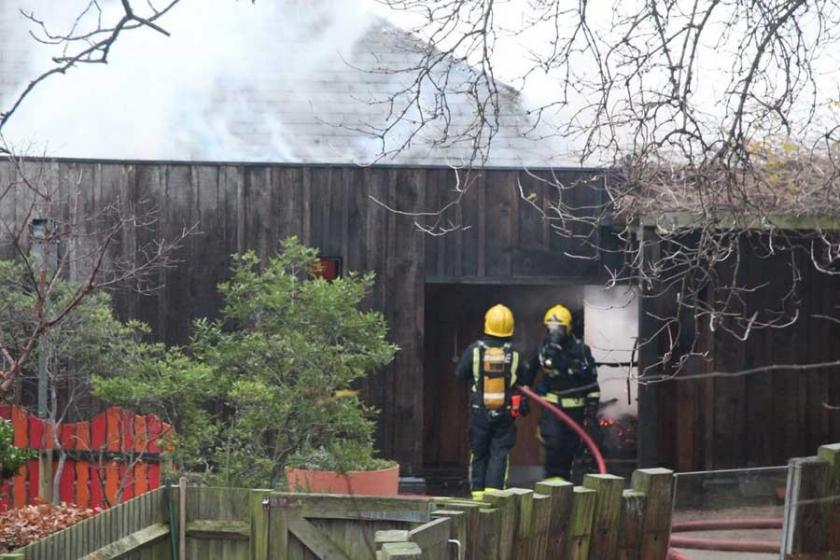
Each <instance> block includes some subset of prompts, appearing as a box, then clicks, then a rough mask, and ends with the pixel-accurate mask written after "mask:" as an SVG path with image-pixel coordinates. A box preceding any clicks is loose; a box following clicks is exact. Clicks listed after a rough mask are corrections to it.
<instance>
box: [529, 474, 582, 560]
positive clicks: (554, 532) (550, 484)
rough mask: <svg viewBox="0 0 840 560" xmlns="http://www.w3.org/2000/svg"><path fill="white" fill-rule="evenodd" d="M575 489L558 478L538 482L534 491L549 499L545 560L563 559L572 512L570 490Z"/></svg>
mask: <svg viewBox="0 0 840 560" xmlns="http://www.w3.org/2000/svg"><path fill="white" fill-rule="evenodd" d="M574 487H575V485H574V484H572V483H571V482H567V481H565V480H563V479H560V478H554V479H549V480H543V481H542V482H538V483H537V485H536V487H535V490H536V491H537V492H539V493H540V494H545V495H546V496H549V498H550V499H551V513H550V514H549V515H550V516H551V519H550V525H549V529H548V551H547V553H546V558H547V559H549V560H559V559H560V558H563V552H564V551H565V549H566V536H567V533H568V526H569V515H570V514H571V511H572V489H573V488H574Z"/></svg>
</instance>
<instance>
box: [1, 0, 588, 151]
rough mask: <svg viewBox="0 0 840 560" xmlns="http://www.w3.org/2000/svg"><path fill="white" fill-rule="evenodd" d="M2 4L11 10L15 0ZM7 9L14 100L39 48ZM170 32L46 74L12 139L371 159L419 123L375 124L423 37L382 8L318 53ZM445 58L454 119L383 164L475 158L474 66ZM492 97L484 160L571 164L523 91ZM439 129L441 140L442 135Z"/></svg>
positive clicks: (295, 40)
mask: <svg viewBox="0 0 840 560" xmlns="http://www.w3.org/2000/svg"><path fill="white" fill-rule="evenodd" d="M19 1H23V0H19ZM6 4H8V3H6ZM258 4H259V3H258ZM239 5H241V3H237V6H239ZM3 9H4V8H2V7H0V11H2V10H3ZM5 9H6V10H7V11H8V10H10V8H9V6H8V5H7V7H6V8H5ZM0 15H4V16H6V17H2V18H0V100H2V103H3V105H2V106H3V107H7V106H8V103H9V100H10V99H11V96H13V95H14V94H16V93H17V92H19V91H20V89H21V87H22V85H23V84H24V80H25V79H27V78H31V77H32V75H34V73H33V70H32V69H33V59H34V57H35V56H36V55H35V53H36V52H37V51H36V49H35V48H34V47H33V46H32V44H33V41H32V39H31V38H28V37H26V36H25V26H22V25H21V23H20V20H19V19H18V20H17V23H15V21H14V20H15V18H11V17H8V15H9V14H8V13H7V14H0ZM330 25H333V26H334V25H335V24H333V23H331V24H330ZM185 29H187V28H185ZM22 31H23V33H22ZM172 31H173V39H172V40H173V41H175V42H174V43H171V44H172V45H176V47H175V48H172V47H165V48H158V47H154V46H151V47H149V48H143V49H142V50H141V56H142V57H143V58H145V60H144V61H143V62H141V63H138V62H136V61H134V62H131V63H130V64H128V63H125V62H123V61H122V60H121V57H123V56H124V53H123V52H120V51H119V50H116V49H115V51H114V53H113V54H112V63H111V64H110V65H109V67H110V68H105V69H103V70H102V71H100V70H98V69H92V68H90V67H85V68H83V69H80V70H76V71H74V72H72V73H71V74H69V75H68V76H58V77H55V78H51V81H50V83H49V84H44V85H43V86H42V87H41V88H39V91H38V95H37V96H33V97H32V98H30V99H29V100H27V103H26V105H25V106H24V107H23V108H22V110H21V111H20V113H18V114H16V115H15V117H14V119H13V120H12V121H10V124H9V126H8V127H7V129H6V131H5V132H6V139H7V140H9V141H11V142H13V143H14V144H15V145H16V147H17V149H18V151H19V152H20V151H21V148H20V146H24V148H23V149H24V151H27V150H29V142H30V140H34V141H35V145H36V146H38V148H37V150H36V151H37V152H38V153H37V154H31V153H29V154H27V155H42V154H44V153H45V154H46V155H48V156H51V157H67V158H97V159H154V160H184V161H214V160H218V161H261V162H289V163H330V164H340V163H372V162H373V161H374V160H377V155H379V154H381V153H382V152H383V150H384V151H385V152H392V151H394V150H395V148H397V147H398V145H399V143H401V142H403V141H405V140H406V139H407V138H408V137H409V134H410V132H411V131H413V130H414V129H415V127H416V126H417V124H418V123H419V122H420V121H421V119H420V118H419V115H418V114H417V112H416V111H408V113H407V115H406V117H405V119H404V120H403V121H402V122H401V123H400V124H398V125H397V126H396V127H395V128H394V129H392V130H391V131H390V133H389V135H388V136H387V137H386V141H385V143H384V144H383V143H382V139H381V138H380V137H379V135H378V133H379V131H380V129H381V128H382V127H383V126H387V124H388V122H389V121H388V120H387V119H386V115H387V113H388V104H387V103H386V101H387V99H388V98H389V96H390V95H392V94H393V93H394V92H396V91H400V90H401V89H404V88H405V87H406V85H408V84H409V83H410V81H411V80H412V79H413V77H414V74H413V73H410V72H409V73H403V72H399V70H400V69H406V68H412V67H413V66H415V65H416V64H417V61H418V59H419V57H420V56H421V53H422V52H424V51H425V50H426V49H427V48H428V47H427V46H426V45H425V44H423V43H422V42H421V41H419V40H417V39H416V38H415V37H414V36H412V35H410V34H409V33H407V32H405V31H403V30H401V29H398V28H396V27H395V26H393V25H391V24H389V23H388V22H386V21H384V20H378V19H370V18H368V19H367V20H366V23H365V25H364V27H363V28H362V29H361V30H360V31H359V32H358V33H357V35H356V36H354V37H353V38H352V40H349V41H347V45H345V46H342V45H341V44H340V43H341V41H340V40H336V41H335V42H334V44H333V43H332V42H331V43H328V44H327V45H326V47H325V46H324V45H323V44H318V45H317V46H318V48H319V49H321V51H320V52H319V53H318V56H317V57H313V56H312V55H311V50H312V49H313V43H312V42H311V41H308V40H306V39H305V37H306V35H305V33H303V32H301V33H290V34H289V35H290V36H289V37H282V36H281V37H272V38H271V41H270V43H268V44H265V43H260V42H259V40H258V39H253V40H254V41H255V45H256V47H255V51H256V50H259V51H260V52H259V53H257V54H255V55H254V56H253V57H251V55H252V54H253V53H250V52H248V50H247V49H246V50H244V51H242V50H239V51H237V52H238V53H239V55H242V53H243V52H244V53H245V55H242V56H240V57H239V58H236V57H231V58H229V59H226V60H225V59H224V57H225V54H224V53H223V54H222V55H218V54H216V58H217V59H219V60H218V63H217V64H215V65H214V60H213V58H212V57H213V56H214V52H215V51H213V49H212V45H209V46H208V47H207V48H206V49H205V50H207V57H208V60H200V59H196V58H197V57H199V56H201V53H202V52H203V49H200V48H197V47H196V48H191V47H190V46H186V47H184V48H183V49H182V48H180V47H178V46H180V45H182V44H183V43H182V42H179V41H183V34H182V36H181V37H182V38H181V39H176V38H177V37H178V32H179V30H178V29H173V30H172ZM180 31H182V33H183V32H184V30H180ZM235 31H236V33H235V34H234V33H230V34H228V35H227V36H228V37H230V41H231V42H233V43H238V44H239V47H242V44H243V43H245V44H247V42H248V41H249V40H252V38H251V37H250V36H249V33H248V30H247V29H239V28H238V29H236V30H235ZM331 33H335V29H333V30H332V31H331ZM281 35H282V33H281ZM121 40H122V41H125V42H126V47H124V48H125V49H126V50H125V52H126V53H127V52H129V51H130V50H131V49H132V48H134V47H132V46H131V44H130V43H129V42H130V41H135V40H136V38H135V37H132V38H130V39H129V38H128V36H126V37H125V38H123V39H121ZM144 40H146V41H150V40H156V39H148V38H145V39H144ZM188 40H189V41H192V42H200V41H203V40H209V41H212V40H216V41H218V40H219V39H218V37H199V38H196V37H195V36H190V37H189V38H188ZM328 40H329V39H328ZM162 44H164V43H162ZM21 45H29V47H27V49H23V48H22V47H21ZM239 47H238V48H239ZM333 47H335V48H333ZM138 48H141V47H138ZM229 50H230V49H228V48H226V50H225V52H227V51H229ZM156 57H162V58H156ZM248 57H251V58H248ZM180 58H183V60H180ZM131 64H134V65H135V69H132V68H131ZM192 65H194V66H198V67H202V66H203V68H202V72H201V73H198V72H194V71H193V70H192ZM444 66H446V67H447V68H448V69H449V70H450V72H449V74H450V76H451V77H452V79H451V80H450V82H449V85H448V86H447V90H448V97H447V101H448V103H449V105H448V107H447V108H446V109H447V112H448V113H447V114H448V115H450V117H449V122H448V127H446V123H444V121H443V119H442V118H440V117H438V118H437V119H433V120H431V121H430V122H427V123H426V124H425V125H424V127H423V130H422V131H421V133H420V134H418V136H417V137H415V138H414V139H412V140H411V142H410V143H409V144H408V145H407V146H406V147H405V149H403V150H399V153H396V154H393V155H391V154H389V155H386V156H385V157H381V158H380V159H378V160H377V161H378V162H380V163H391V164H400V165H456V166H462V165H464V164H466V163H468V162H469V160H470V158H471V157H472V156H473V145H472V144H471V142H470V141H469V140H470V139H471V138H472V134H471V133H474V132H475V131H476V130H477V129H475V128H472V129H471V128H470V127H474V126H475V123H476V115H477V113H476V109H475V106H474V105H475V102H474V101H473V99H472V98H471V94H470V92H469V91H467V88H466V87H465V85H466V84H469V82H470V80H471V79H472V78H473V77H474V76H475V70H474V69H472V68H470V67H469V66H468V65H466V64H464V63H462V62H458V61H455V60H452V59H445V61H444ZM429 85H430V84H427V86H429ZM40 90H43V91H40ZM438 99H439V98H437V97H436V96H435V92H434V90H433V88H429V87H426V88H424V93H423V96H422V97H421V103H422V104H423V105H424V107H426V109H427V110H428V109H429V108H432V107H434V106H435V103H436V101H437V100H438ZM498 99H499V108H500V115H499V119H498V129H497V130H495V131H494V132H495V137H494V138H493V141H492V145H491V148H490V150H489V152H487V153H482V155H483V156H484V157H485V158H486V159H485V161H484V164H485V165H486V166H488V167H522V166H525V167H548V166H550V167H560V166H564V167H569V166H571V167H574V166H576V164H577V162H576V161H574V160H572V158H563V157H558V154H560V153H562V151H563V148H564V146H563V145H562V143H558V142H557V141H547V140H546V139H545V137H544V136H545V135H543V134H541V133H540V130H539V127H537V130H535V129H534V123H533V122H532V120H531V118H530V116H529V115H528V114H527V112H526V111H525V110H524V109H523V103H522V100H521V98H520V95H519V93H518V92H517V91H516V90H514V89H512V88H510V87H507V86H501V87H500V89H499V97H498ZM397 108H398V109H399V105H398V106H397ZM444 129H445V130H446V132H447V138H446V140H445V141H441V132H442V131H443V130H444ZM488 132H489V128H488V127H486V126H484V127H483V128H481V133H482V134H484V135H486V134H487V133H488ZM43 142H47V143H48V144H47V147H46V150H43V149H41V147H40V146H41V144H42V143H43Z"/></svg>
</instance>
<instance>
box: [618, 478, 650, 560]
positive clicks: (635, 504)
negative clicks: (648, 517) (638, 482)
mask: <svg viewBox="0 0 840 560" xmlns="http://www.w3.org/2000/svg"><path fill="white" fill-rule="evenodd" d="M621 504H622V505H621V526H620V529H619V533H618V535H619V536H618V560H644V559H643V558H642V557H641V555H640V546H641V542H642V522H643V520H644V513H645V495H644V494H643V493H642V492H637V491H635V490H625V491H624V493H623V495H622V498H621Z"/></svg>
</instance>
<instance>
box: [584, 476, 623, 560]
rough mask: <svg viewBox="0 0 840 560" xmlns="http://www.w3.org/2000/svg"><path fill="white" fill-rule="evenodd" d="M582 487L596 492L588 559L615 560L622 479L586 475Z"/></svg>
mask: <svg viewBox="0 0 840 560" xmlns="http://www.w3.org/2000/svg"><path fill="white" fill-rule="evenodd" d="M583 486H584V487H585V488H589V489H590V490H594V491H595V492H596V498H595V513H594V515H593V521H592V540H591V544H590V546H589V558H591V559H592V560H598V559H600V558H615V555H616V551H617V549H618V531H619V522H620V521H621V493H622V491H623V490H624V479H623V478H621V477H619V476H613V475H611V474H587V475H586V476H585V477H584V479H583Z"/></svg>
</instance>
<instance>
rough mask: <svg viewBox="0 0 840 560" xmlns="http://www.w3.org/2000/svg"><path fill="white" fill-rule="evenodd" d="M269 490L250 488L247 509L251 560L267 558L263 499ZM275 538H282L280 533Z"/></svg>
mask: <svg viewBox="0 0 840 560" xmlns="http://www.w3.org/2000/svg"><path fill="white" fill-rule="evenodd" d="M269 493H270V490H251V494H250V496H249V503H248V509H249V511H250V512H251V560H268V512H269V510H268V507H266V506H265V505H263V500H265V499H267V498H268V495H269ZM275 538H284V537H281V536H280V535H277V536H275Z"/></svg>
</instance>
